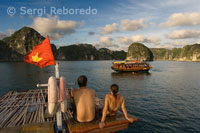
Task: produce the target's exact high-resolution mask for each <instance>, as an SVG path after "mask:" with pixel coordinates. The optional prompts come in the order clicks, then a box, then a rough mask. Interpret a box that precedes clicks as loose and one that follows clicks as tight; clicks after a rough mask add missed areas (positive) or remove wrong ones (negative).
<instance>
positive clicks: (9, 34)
mask: <svg viewBox="0 0 200 133" xmlns="http://www.w3.org/2000/svg"><path fill="white" fill-rule="evenodd" d="M14 32H15V30H14V29H7V33H8V36H11V35H12V34H13V33H14Z"/></svg>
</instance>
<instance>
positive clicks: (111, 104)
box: [99, 84, 138, 128]
mask: <svg viewBox="0 0 200 133" xmlns="http://www.w3.org/2000/svg"><path fill="white" fill-rule="evenodd" d="M118 90H119V87H118V85H117V84H112V85H111V88H110V91H111V94H106V96H105V104H104V108H103V113H102V118H101V122H100V123H99V127H100V128H103V127H104V126H105V123H104V121H105V119H106V115H110V116H113V115H115V113H116V112H117V111H118V110H119V108H120V107H121V108H122V111H123V113H124V116H125V118H126V119H127V120H128V121H129V122H131V123H132V122H133V121H137V120H138V119H137V118H134V119H133V118H129V117H128V114H127V111H126V107H125V100H124V97H123V96H122V95H121V94H118Z"/></svg>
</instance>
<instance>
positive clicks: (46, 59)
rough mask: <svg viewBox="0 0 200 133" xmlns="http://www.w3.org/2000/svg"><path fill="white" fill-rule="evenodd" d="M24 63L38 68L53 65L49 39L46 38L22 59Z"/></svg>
mask: <svg viewBox="0 0 200 133" xmlns="http://www.w3.org/2000/svg"><path fill="white" fill-rule="evenodd" d="M24 61H25V62H26V63H30V64H34V65H36V66H39V67H40V68H42V67H46V66H48V65H55V59H54V56H53V52H52V49H51V44H50V41H49V37H48V36H47V38H46V39H45V40H44V41H43V42H42V43H40V44H38V45H36V46H34V47H33V50H32V51H31V52H30V53H29V54H28V55H27V56H25V57H24Z"/></svg>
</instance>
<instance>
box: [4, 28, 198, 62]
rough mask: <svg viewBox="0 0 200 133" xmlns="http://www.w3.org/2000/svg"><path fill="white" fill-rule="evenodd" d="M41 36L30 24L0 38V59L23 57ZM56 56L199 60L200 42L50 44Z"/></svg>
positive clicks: (76, 58) (66, 57) (66, 58)
mask: <svg viewBox="0 0 200 133" xmlns="http://www.w3.org/2000/svg"><path fill="white" fill-rule="evenodd" d="M44 39H45V38H44V37H43V36H41V35H40V33H38V32H37V31H36V30H34V29H32V28H30V27H23V28H21V29H20V30H18V31H16V32H15V33H13V34H12V35H11V36H10V37H5V38H3V39H2V40H0V61H23V58H24V56H25V55H27V54H28V53H29V52H30V51H31V50H32V48H33V47H34V46H35V45H37V44H39V43H40V42H42V41H43V40H44ZM51 46H52V50H53V53H54V56H55V58H56V59H57V60H125V59H131V60H141V61H154V60H174V61H200V44H193V45H186V46H184V47H183V48H173V49H171V50H170V49H165V48H148V47H146V46H145V45H144V44H141V43H132V44H131V45H130V46H129V48H128V52H125V51H123V50H121V51H112V50H110V49H107V48H100V49H96V48H95V47H94V46H93V45H92V44H73V45H68V46H62V47H60V48H58V49H57V48H56V46H55V45H54V44H51Z"/></svg>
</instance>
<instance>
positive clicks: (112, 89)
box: [110, 84, 119, 97]
mask: <svg viewBox="0 0 200 133" xmlns="http://www.w3.org/2000/svg"><path fill="white" fill-rule="evenodd" d="M110 90H111V91H112V93H113V95H114V96H115V97H116V96H117V92H118V91H119V86H118V85H117V84H112V85H111V86H110Z"/></svg>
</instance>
